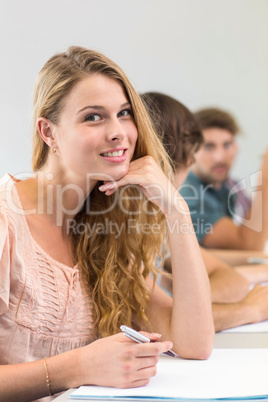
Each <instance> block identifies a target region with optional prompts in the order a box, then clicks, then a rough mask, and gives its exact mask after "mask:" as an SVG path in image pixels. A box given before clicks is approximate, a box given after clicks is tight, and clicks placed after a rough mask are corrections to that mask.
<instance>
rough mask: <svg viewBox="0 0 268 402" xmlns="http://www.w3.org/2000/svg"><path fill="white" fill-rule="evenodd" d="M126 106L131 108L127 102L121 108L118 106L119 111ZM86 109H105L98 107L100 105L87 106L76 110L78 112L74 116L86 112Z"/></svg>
mask: <svg viewBox="0 0 268 402" xmlns="http://www.w3.org/2000/svg"><path fill="white" fill-rule="evenodd" d="M127 106H131V104H130V103H129V102H125V103H123V104H122V105H121V106H119V109H121V108H124V107H127ZM86 109H94V110H104V109H105V107H104V106H100V105H92V106H90V105H87V106H85V107H83V108H82V109H80V110H78V112H77V113H76V114H78V113H81V112H83V111H84V110H86Z"/></svg>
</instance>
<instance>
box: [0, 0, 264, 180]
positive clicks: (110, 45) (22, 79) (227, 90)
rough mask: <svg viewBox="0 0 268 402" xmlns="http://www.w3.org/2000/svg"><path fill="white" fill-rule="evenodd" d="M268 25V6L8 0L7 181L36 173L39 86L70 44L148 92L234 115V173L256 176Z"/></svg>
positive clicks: (202, 0)
mask: <svg viewBox="0 0 268 402" xmlns="http://www.w3.org/2000/svg"><path fill="white" fill-rule="evenodd" d="M267 21H268V0H43V1H41V0H0V45H1V46H0V52H1V53H0V60H1V62H0V72H1V74H0V79H1V82H0V117H1V120H0V122H1V125H0V128H1V131H0V136H1V147H0V177H1V176H2V175H3V174H4V173H6V172H9V173H11V174H14V175H19V174H21V173H22V172H26V171H28V172H29V171H31V162H30V159H31V104H32V88H33V84H34V80H35V77H36V75H37V74H38V72H39V70H40V69H41V67H42V66H43V64H44V63H45V62H46V61H47V59H48V58H49V57H51V56H52V55H53V54H54V53H56V52H61V51H65V50H66V49H67V47H68V46H70V45H80V46H86V47H89V48H93V49H96V50H99V51H101V52H103V53H104V54H106V55H107V56H109V57H110V58H112V59H113V60H114V61H115V62H116V63H117V64H119V65H120V66H121V67H122V68H123V69H124V70H125V72H126V73H127V74H128V76H129V77H130V79H131V81H132V83H133V84H134V86H135V87H136V89H137V90H138V91H139V92H145V91H149V90H151V91H160V92H165V93H167V94H169V95H171V96H174V97H176V98H177V99H179V100H180V101H181V102H183V103H185V105H186V106H188V107H189V108H190V109H191V110H193V111H195V110H196V109H198V108H201V107H207V106H217V107H221V108H224V109H227V110H229V111H231V112H233V114H234V115H235V117H236V118H237V120H238V122H239V124H240V126H241V128H242V135H241V136H240V138H239V144H240V153H239V156H238V158H237V160H236V163H235V166H234V169H233V174H234V176H235V177H237V178H243V177H246V176H248V175H250V174H252V173H254V172H255V171H256V170H258V167H259V166H260V161H261V156H262V155H263V152H264V150H265V148H266V146H267V145H268V136H267V130H268V23H267Z"/></svg>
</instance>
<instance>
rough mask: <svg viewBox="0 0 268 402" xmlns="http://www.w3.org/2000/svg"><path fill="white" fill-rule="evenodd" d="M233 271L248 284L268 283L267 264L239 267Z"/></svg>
mask: <svg viewBox="0 0 268 402" xmlns="http://www.w3.org/2000/svg"><path fill="white" fill-rule="evenodd" d="M234 270H235V271H236V272H238V273H239V274H240V275H242V276H243V277H244V278H245V279H246V280H247V281H248V282H249V283H251V284H256V283H268V264H250V265H239V266H237V267H234Z"/></svg>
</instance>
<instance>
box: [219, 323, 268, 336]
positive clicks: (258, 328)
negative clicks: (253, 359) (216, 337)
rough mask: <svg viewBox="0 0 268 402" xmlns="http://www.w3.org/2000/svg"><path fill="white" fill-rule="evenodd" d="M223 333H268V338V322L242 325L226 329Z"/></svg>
mask: <svg viewBox="0 0 268 402" xmlns="http://www.w3.org/2000/svg"><path fill="white" fill-rule="evenodd" d="M221 332H239V333H244V332H245V333H263V332H267V336H268V320H266V321H261V322H257V323H256V324H247V325H241V326H239V327H234V328H230V329H226V330H224V331H221Z"/></svg>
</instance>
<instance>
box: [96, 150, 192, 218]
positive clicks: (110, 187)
mask: <svg viewBox="0 0 268 402" xmlns="http://www.w3.org/2000/svg"><path fill="white" fill-rule="evenodd" d="M125 185H137V186H139V187H140V188H141V190H142V192H143V194H144V195H145V197H147V199H148V200H149V201H151V202H153V203H154V204H155V205H157V206H158V207H159V208H160V210H161V211H162V212H163V213H164V214H165V215H166V214H168V213H171V212H172V211H174V209H175V208H176V209H177V210H178V208H180V206H181V205H179V200H180V201H183V199H182V197H181V196H180V195H179V193H178V192H177V190H176V189H175V187H174V186H173V185H172V183H171V182H170V180H168V178H167V177H166V175H165V174H164V173H163V171H162V170H161V168H160V167H159V166H158V164H157V163H156V162H155V160H154V159H153V158H152V157H151V156H144V157H142V158H139V159H136V160H135V161H133V162H131V163H130V165H129V170H128V173H127V174H126V175H125V176H123V177H122V178H121V179H119V180H117V181H113V182H111V181H107V182H105V183H104V184H103V185H102V186H100V187H99V190H100V191H103V192H105V194H106V195H111V194H113V193H114V192H115V191H116V189H117V188H119V187H121V186H125ZM186 209H187V208H186ZM180 211H181V210H180Z"/></svg>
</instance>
